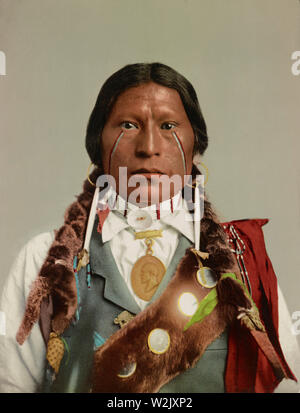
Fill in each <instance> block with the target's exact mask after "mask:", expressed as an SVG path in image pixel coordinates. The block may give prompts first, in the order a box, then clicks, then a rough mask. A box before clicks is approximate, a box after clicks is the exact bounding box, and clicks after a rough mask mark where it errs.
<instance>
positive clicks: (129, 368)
mask: <svg viewBox="0 0 300 413" xmlns="http://www.w3.org/2000/svg"><path fill="white" fill-rule="evenodd" d="M135 370H136V363H135V362H133V363H129V364H127V365H126V366H125V367H123V368H122V369H121V370H120V372H119V373H118V377H120V378H122V379H125V378H127V377H130V376H132V375H133V373H134V372H135Z"/></svg>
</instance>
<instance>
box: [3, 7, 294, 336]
mask: <svg viewBox="0 0 300 413" xmlns="http://www.w3.org/2000/svg"><path fill="white" fill-rule="evenodd" d="M0 50H2V51H4V52H5V54H6V59H7V66H6V73H7V74H6V76H0V113H1V123H0V134H1V135H0V136H1V162H0V168H1V187H0V190H1V207H0V208H1V210H0V218H1V237H0V248H1V277H0V282H1V283H2V282H3V281H4V280H5V278H6V276H7V275H8V271H9V268H10V266H11V264H12V262H13V259H14V258H15V257H16V254H17V253H18V251H19V250H20V248H21V247H22V246H23V245H24V244H25V243H26V242H27V241H28V240H29V239H30V238H31V237H33V236H34V235H36V234H38V233H40V232H44V231H49V230H52V229H53V228H58V227H59V226H60V225H61V224H62V222H63V214H64V211H65V209H66V207H67V206H68V205H69V204H70V203H71V202H73V200H74V199H75V195H76V194H78V193H79V192H80V191H81V186H82V182H83V180H84V179H85V176H86V171H87V168H88V165H89V159H88V157H87V155H86V153H85V149H84V136H85V128H86V124H87V120H88V117H89V115H90V112H91V110H92V108H93V105H94V103H95V100H96V97H97V94H98V92H99V89H100V87H101V85H102V83H103V82H104V81H105V79H106V78H107V77H108V76H109V75H111V74H112V72H114V71H116V70H118V69H119V68H120V67H122V66H123V65H125V64H128V63H134V62H142V61H143V62H144V61H146V62H152V61H160V62H163V63H166V64H168V65H170V66H172V67H174V68H175V69H177V70H178V71H179V72H181V73H182V74H183V75H185V76H186V77H187V78H188V79H189V80H190V81H191V82H192V84H193V85H194V86H195V88H196V91H197V93H198V97H199V101H200V105H201V108H202V110H203V113H204V116H205V119H206V122H207V125H208V133H209V136H210V143H209V149H208V151H207V153H206V154H205V157H204V159H203V160H204V162H205V163H206V165H207V166H208V168H209V181H208V185H207V192H208V194H209V196H210V199H211V201H213V203H214V204H215V206H216V208H217V210H218V212H219V213H220V214H221V216H222V217H223V218H224V220H229V219H238V218H265V217H267V218H270V222H269V224H268V225H267V226H265V227H264V233H265V239H266V244H267V250H268V252H269V255H270V258H271V260H272V262H273V265H274V268H275V271H276V273H277V276H278V279H279V283H280V285H281V288H282V290H283V293H284V295H285V297H286V299H287V302H288V306H289V309H290V312H291V313H292V312H294V311H298V310H300V300H299V280H298V278H299V267H300V251H299V246H300V235H299V224H300V217H299V210H300V208H299V204H300V191H299V160H298V158H299V149H300V145H299V108H300V76H294V75H293V74H292V72H291V66H292V63H293V62H292V60H291V55H292V53H293V52H294V51H296V50H300V3H299V1H298V0H88V1H86V0H43V1H40V0H0ZM298 337H299V338H300V336H298Z"/></svg>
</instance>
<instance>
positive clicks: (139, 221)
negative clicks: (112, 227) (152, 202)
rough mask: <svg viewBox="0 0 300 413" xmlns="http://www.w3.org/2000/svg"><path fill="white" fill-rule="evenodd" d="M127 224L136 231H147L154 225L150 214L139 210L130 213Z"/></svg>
mask: <svg viewBox="0 0 300 413" xmlns="http://www.w3.org/2000/svg"><path fill="white" fill-rule="evenodd" d="M127 222H128V224H129V225H130V226H132V227H133V228H134V229H146V228H149V227H150V225H151V224H152V218H151V215H150V214H148V212H146V211H141V210H139V209H137V210H135V211H129V212H128V216H127Z"/></svg>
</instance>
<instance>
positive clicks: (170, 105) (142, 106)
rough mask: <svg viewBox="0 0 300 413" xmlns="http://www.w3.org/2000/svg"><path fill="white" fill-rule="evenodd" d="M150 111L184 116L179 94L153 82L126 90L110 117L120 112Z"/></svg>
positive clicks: (117, 101)
mask: <svg viewBox="0 0 300 413" xmlns="http://www.w3.org/2000/svg"><path fill="white" fill-rule="evenodd" d="M147 109H150V110H151V111H152V112H157V113H162V112H166V113H167V112H170V113H176V114H178V115H180V114H181V115H182V116H185V115H186V113H185V109H184V106H183V103H182V100H181V98H180V95H179V93H178V92H177V91H176V90H175V89H171V88H168V87H165V86H162V85H159V84H157V83H154V82H150V83H145V84H142V85H139V86H135V87H132V88H130V89H127V90H126V91H125V92H123V93H121V95H120V96H119V97H118V98H117V100H116V102H115V104H114V106H113V108H112V110H111V113H110V115H117V114H119V113H120V112H124V111H125V112H126V111H129V110H130V111H132V110H133V111H136V112H143V110H147Z"/></svg>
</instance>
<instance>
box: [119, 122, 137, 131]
mask: <svg viewBox="0 0 300 413" xmlns="http://www.w3.org/2000/svg"><path fill="white" fill-rule="evenodd" d="M120 126H121V127H122V128H124V129H127V130H130V129H137V125H135V124H134V123H132V122H129V121H127V120H126V121H124V122H122V123H121V125H120Z"/></svg>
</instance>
